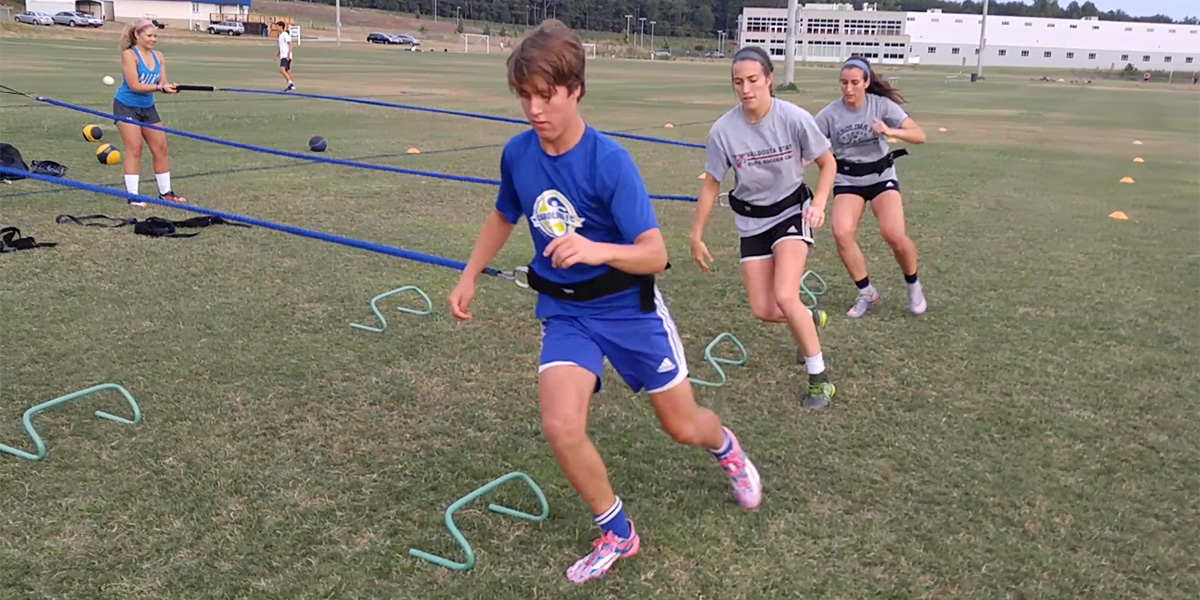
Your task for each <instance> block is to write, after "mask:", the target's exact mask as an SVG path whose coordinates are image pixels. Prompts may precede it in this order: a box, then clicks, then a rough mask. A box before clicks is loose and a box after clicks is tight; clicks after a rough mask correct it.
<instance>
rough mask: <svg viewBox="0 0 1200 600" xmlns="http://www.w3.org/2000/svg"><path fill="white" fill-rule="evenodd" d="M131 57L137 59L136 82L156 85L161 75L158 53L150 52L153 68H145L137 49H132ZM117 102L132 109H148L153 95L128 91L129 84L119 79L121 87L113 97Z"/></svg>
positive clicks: (152, 101) (151, 103)
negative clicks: (152, 58) (152, 57)
mask: <svg viewBox="0 0 1200 600" xmlns="http://www.w3.org/2000/svg"><path fill="white" fill-rule="evenodd" d="M132 50H133V55H134V56H135V57H137V76H138V82H140V83H143V84H146V85H158V80H159V77H160V76H161V75H162V68H161V67H160V65H159V64H158V53H157V52H153V51H152V52H151V54H152V55H153V56H154V68H153V69H150V68H147V67H146V63H145V62H143V61H142V53H141V52H138V51H137V48H132ZM114 97H115V98H116V100H117V102H120V103H121V104H124V105H125V106H130V107H133V108H150V107H151V106H154V94H153V93H141V92H135V91H133V90H131V89H129V83H128V82H126V81H125V78H124V77H122V78H121V87H118V88H117V94H116V96H114Z"/></svg>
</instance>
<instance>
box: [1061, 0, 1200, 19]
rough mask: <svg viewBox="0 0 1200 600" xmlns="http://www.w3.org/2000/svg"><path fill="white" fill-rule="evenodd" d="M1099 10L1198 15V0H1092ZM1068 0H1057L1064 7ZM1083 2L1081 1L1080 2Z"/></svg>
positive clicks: (1178, 15)
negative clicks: (1065, 0)
mask: <svg viewBox="0 0 1200 600" xmlns="http://www.w3.org/2000/svg"><path fill="white" fill-rule="evenodd" d="M1092 2H1094V3H1095V4H1096V7H1097V8H1099V9H1100V10H1117V9H1121V10H1123V11H1125V12H1127V13H1129V14H1131V15H1133V16H1135V17H1142V16H1149V15H1157V14H1163V15H1167V16H1168V17H1171V18H1174V19H1182V18H1184V17H1192V16H1200V0H1092ZM1067 4H1070V1H1069V0H1068V1H1067V2H1064V1H1063V0H1059V2H1058V5H1059V6H1062V7H1066V6H1067ZM1080 4H1083V2H1080Z"/></svg>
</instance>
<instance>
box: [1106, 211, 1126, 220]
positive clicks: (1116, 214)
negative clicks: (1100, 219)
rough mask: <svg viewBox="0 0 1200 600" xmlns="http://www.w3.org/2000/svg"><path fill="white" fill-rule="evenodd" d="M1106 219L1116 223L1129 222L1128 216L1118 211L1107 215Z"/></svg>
mask: <svg viewBox="0 0 1200 600" xmlns="http://www.w3.org/2000/svg"><path fill="white" fill-rule="evenodd" d="M1108 218H1110V219H1114V220H1117V221H1128V220H1129V216H1128V215H1126V214H1125V213H1123V212H1121V211H1119V210H1118V211H1114V212H1112V213H1111V214H1109V215H1108Z"/></svg>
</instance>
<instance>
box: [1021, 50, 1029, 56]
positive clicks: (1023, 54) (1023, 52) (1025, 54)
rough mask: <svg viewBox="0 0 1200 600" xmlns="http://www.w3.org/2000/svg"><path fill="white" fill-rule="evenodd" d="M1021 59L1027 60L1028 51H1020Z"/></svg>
mask: <svg viewBox="0 0 1200 600" xmlns="http://www.w3.org/2000/svg"><path fill="white" fill-rule="evenodd" d="M1021 58H1029V51H1028V50H1022V51H1021Z"/></svg>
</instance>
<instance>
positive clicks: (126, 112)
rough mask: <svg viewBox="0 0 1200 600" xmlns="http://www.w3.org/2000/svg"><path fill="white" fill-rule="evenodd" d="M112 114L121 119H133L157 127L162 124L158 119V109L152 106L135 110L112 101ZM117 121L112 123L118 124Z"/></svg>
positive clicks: (135, 108)
mask: <svg viewBox="0 0 1200 600" xmlns="http://www.w3.org/2000/svg"><path fill="white" fill-rule="evenodd" d="M113 114H114V115H117V116H118V117H121V118H123V119H133V120H134V121H137V122H139V123H147V124H150V125H157V124H159V123H161V122H162V119H160V118H159V117H158V109H157V108H155V107H154V106H151V107H150V108H137V107H133V106H126V105H124V104H121V102H120V101H119V100H116V99H113ZM118 122H119V121H113V123H118Z"/></svg>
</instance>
